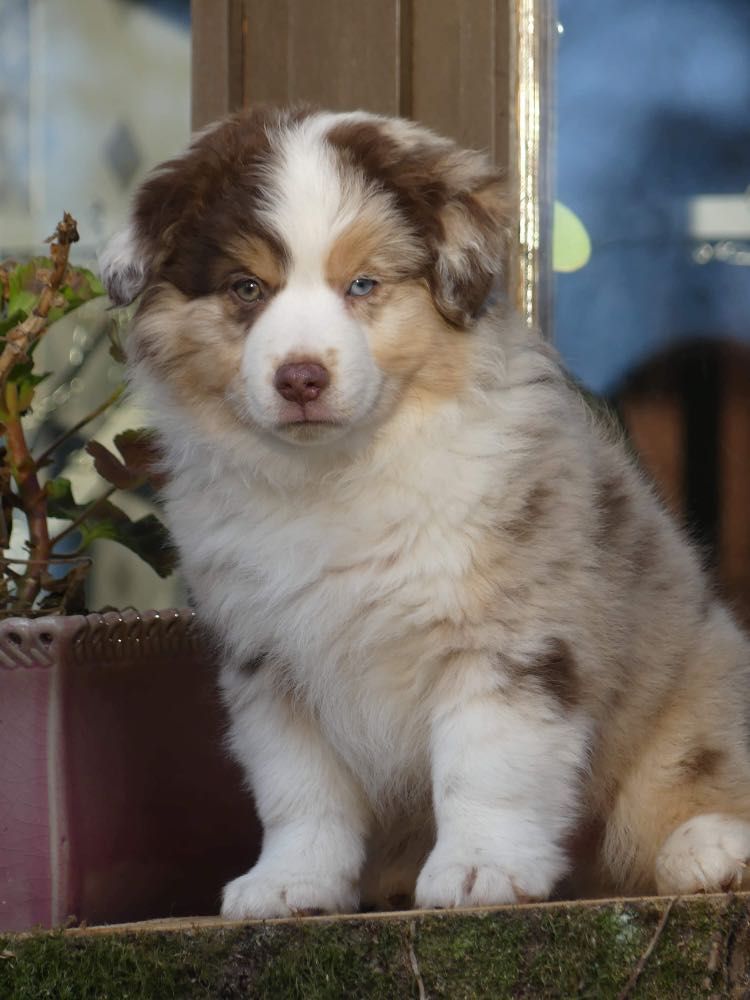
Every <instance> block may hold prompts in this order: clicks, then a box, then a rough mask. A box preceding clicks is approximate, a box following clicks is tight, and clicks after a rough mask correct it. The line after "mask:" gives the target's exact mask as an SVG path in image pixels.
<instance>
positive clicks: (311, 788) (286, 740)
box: [221, 677, 368, 920]
mask: <svg viewBox="0 0 750 1000" xmlns="http://www.w3.org/2000/svg"><path fill="white" fill-rule="evenodd" d="M227 694H229V692H227ZM243 694H244V697H243V698H242V699H241V701H239V702H238V703H235V704H234V706H231V703H230V709H231V715H232V723H231V733H230V736H231V746H232V750H233V751H234V754H235V756H236V757H237V759H238V760H239V761H240V763H241V764H242V766H243V767H244V768H245V771H246V773H247V775H248V778H249V781H250V785H251V787H252V789H253V792H254V794H255V803H256V808H257V810H258V815H259V817H260V819H261V822H262V824H263V831H264V835H263V849H262V851H261V855H260V858H259V859H258V861H257V863H256V864H255V866H254V867H253V868H251V869H250V871H249V872H247V874H245V875H242V876H240V877H239V878H236V879H234V881H232V882H230V883H229V884H228V885H227V886H226V888H225V889H224V896H223V903H222V907H221V912H222V915H223V916H225V917H228V918H229V919H233V920H240V919H246V918H250V917H282V916H289V915H291V914H300V913H315V912H327V913H330V912H347V911H349V912H350V911H352V910H356V909H357V906H358V904H359V874H360V869H361V867H362V864H363V862H364V853H365V848H364V841H365V835H366V828H367V824H368V817H367V809H366V807H365V804H364V800H363V796H362V794H361V792H360V790H359V789H358V787H357V786H356V783H355V782H354V780H353V778H352V775H351V774H350V773H349V772H348V770H347V769H346V768H345V767H344V765H343V764H342V763H341V761H340V760H339V759H338V757H337V756H336V755H335V754H334V752H333V750H332V749H331V747H330V746H329V745H328V744H327V742H326V741H325V739H324V738H323V736H322V734H321V732H320V730H319V728H318V726H317V724H316V723H315V721H314V720H313V719H312V718H311V717H310V716H309V715H308V713H307V712H306V711H305V710H304V709H303V708H302V707H300V706H297V705H295V704H294V703H292V701H291V699H290V698H288V697H287V696H284V695H281V694H279V693H278V692H277V691H275V690H273V688H272V686H271V685H270V684H269V683H268V682H267V681H266V680H265V678H260V677H259V678H254V679H253V688H252V689H251V690H249V691H248V690H245V691H244V692H243Z"/></svg>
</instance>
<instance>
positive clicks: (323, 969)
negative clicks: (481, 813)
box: [0, 893, 750, 1000]
mask: <svg viewBox="0 0 750 1000" xmlns="http://www.w3.org/2000/svg"><path fill="white" fill-rule="evenodd" d="M749 990H750V896H749V895H748V894H745V893H738V894H731V893H730V894H727V895H711V896H696V897H690V898H683V899H678V900H676V901H671V900H668V899H662V898H658V899H656V898H653V899H633V900H624V899H622V900H611V901H606V902H586V903H550V904H544V905H538V906H534V905H529V906H513V907H497V908H494V909H490V910H463V911H452V912H409V913H394V914H371V915H360V916H356V917H338V918H331V917H329V918H326V917H311V918H300V919H295V920H279V921H268V922H265V923H261V922H251V923H245V924H238V923H226V922H223V921H220V920H218V919H214V918H203V919H196V920H174V921H152V922H149V923H143V924H127V925H121V926H112V927H92V928H72V929H67V930H57V931H39V932H33V933H27V934H17V935H5V936H0V997H2V998H3V1000H47V998H49V1000H128V998H132V1000H149V998H151V997H158V998H162V997H166V998H172V997H173V998H175V1000H193V998H208V997H211V998H214V997H219V998H222V1000H234V998H239V997H252V998H254V1000H255V998H259V1000H260V998H266V997H269V998H274V1000H276V998H283V1000H286V998H300V1000H301V998H304V1000H317V998H323V997H325V998H330V1000H338V998H342V997H346V998H347V1000H351V998H378V1000H395V998H399V1000H400V998H408V997H414V998H415V1000H424V998H438V997H448V998H451V1000H462V998H466V1000H475V998H484V997H486V998H492V1000H500V998H503V997H512V998H517V997H521V998H535V1000H536V998H540V997H561V998H568V997H591V998H596V1000H605V998H608V997H614V998H620V997H623V998H624V997H638V998H654V1000H665V998H669V997H675V998H677V997H679V998H680V1000H684V998H692V997H732V996H738V997H739V996H747V995H748V991H749Z"/></svg>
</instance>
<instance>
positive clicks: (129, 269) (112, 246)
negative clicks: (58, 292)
mask: <svg viewBox="0 0 750 1000" xmlns="http://www.w3.org/2000/svg"><path fill="white" fill-rule="evenodd" d="M148 258H149V252H148V249H147V248H146V246H145V245H144V241H143V240H142V239H141V238H139V237H138V235H137V233H136V231H135V226H134V224H133V223H132V222H131V223H129V224H128V225H127V226H126V227H125V228H124V229H121V230H120V231H119V232H118V233H115V235H114V236H113V237H112V238H111V239H110V241H109V242H108V243H107V245H106V246H105V247H104V249H103V250H102V251H101V253H100V254H99V255H98V261H99V273H100V276H101V279H102V284H103V285H104V287H105V288H106V289H107V295H109V297H110V299H111V300H112V302H113V303H114V305H116V306H127V305H130V303H131V302H132V301H133V300H134V299H136V298H137V297H138V295H140V293H141V292H142V291H143V288H144V286H145V284H146V278H147V276H148V270H149V260H148Z"/></svg>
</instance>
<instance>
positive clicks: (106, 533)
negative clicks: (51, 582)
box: [81, 504, 177, 577]
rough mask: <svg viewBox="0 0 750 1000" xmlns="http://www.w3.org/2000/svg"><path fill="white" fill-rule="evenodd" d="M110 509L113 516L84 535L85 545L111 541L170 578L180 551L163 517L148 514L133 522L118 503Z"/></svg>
mask: <svg viewBox="0 0 750 1000" xmlns="http://www.w3.org/2000/svg"><path fill="white" fill-rule="evenodd" d="M106 506H107V507H108V508H109V511H108V513H109V517H102V518H101V520H99V521H98V523H97V524H96V525H94V526H93V527H92V528H91V530H90V531H89V532H88V534H87V532H86V531H82V532H81V533H82V535H83V537H84V544H87V545H88V544H89V543H90V542H91V541H93V540H94V539H95V538H109V539H110V540H111V541H113V542H119V543H120V545H124V546H125V547H126V548H128V549H130V551H131V552H134V553H135V554H136V555H137V556H140V558H141V559H143V561H144V562H147V563H148V564H149V566H150V567H151V568H152V569H153V570H155V571H156V572H157V573H158V574H159V576H161V577H166V576H169V575H170V573H171V572H172V571H173V570H174V568H175V566H176V565H177V552H176V550H175V548H174V546H173V545H172V541H171V539H170V537H169V532H168V531H167V529H166V528H165V527H164V525H163V524H162V523H161V521H160V520H159V518H158V517H157V516H156V515H155V514H146V515H145V517H140V518H138V520H137V521H131V519H130V518H129V517H128V516H127V514H125V512H124V511H122V510H120V508H119V507H115V505H114V504H108V505H106Z"/></svg>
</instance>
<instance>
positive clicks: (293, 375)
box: [273, 361, 331, 406]
mask: <svg viewBox="0 0 750 1000" xmlns="http://www.w3.org/2000/svg"><path fill="white" fill-rule="evenodd" d="M330 381H331V378H330V375H329V374H328V369H327V368H324V367H323V365H318V364H313V363H312V362H307V361H306V362H303V363H299V364H289V365H281V367H280V368H278V369H277V370H276V374H275V376H274V380H273V384H274V386H275V388H276V391H277V392H278V393H279V395H281V396H283V397H284V399H287V400H289V402H290V403H299V404H300V406H304V405H305V403H311V402H312V401H313V400H314V399H317V398H318V396H319V395H320V394H321V392H323V390H324V389H325V388H326V386H327V385H328V383H329V382H330Z"/></svg>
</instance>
